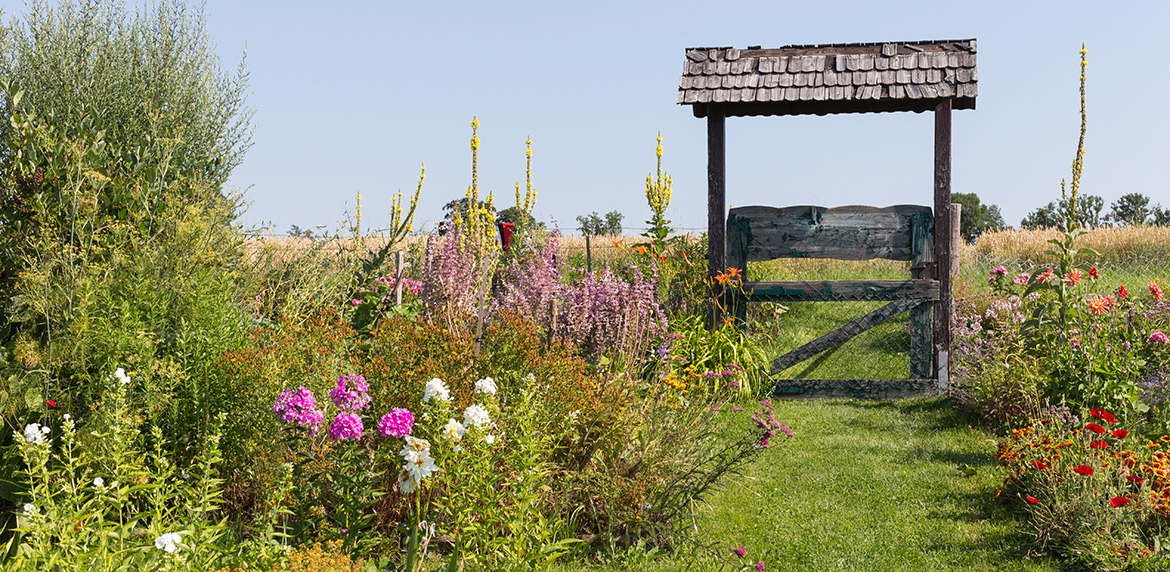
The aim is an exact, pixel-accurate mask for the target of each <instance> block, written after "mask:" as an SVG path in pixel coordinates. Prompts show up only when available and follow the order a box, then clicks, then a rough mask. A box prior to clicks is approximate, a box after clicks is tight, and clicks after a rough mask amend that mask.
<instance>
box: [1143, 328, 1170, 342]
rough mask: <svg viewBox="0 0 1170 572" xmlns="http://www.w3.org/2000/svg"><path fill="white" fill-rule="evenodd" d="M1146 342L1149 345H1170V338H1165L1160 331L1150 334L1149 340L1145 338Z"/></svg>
mask: <svg viewBox="0 0 1170 572" xmlns="http://www.w3.org/2000/svg"><path fill="white" fill-rule="evenodd" d="M1146 342H1148V343H1151V344H1165V343H1170V338H1168V337H1166V334H1163V333H1162V330H1154V333H1152V334H1150V337H1149V338H1146Z"/></svg>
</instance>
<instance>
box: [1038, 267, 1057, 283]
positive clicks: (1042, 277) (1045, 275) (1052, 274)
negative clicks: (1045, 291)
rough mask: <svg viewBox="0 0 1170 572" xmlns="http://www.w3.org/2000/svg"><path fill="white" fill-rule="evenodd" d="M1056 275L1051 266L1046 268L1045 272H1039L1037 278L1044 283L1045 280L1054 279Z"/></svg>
mask: <svg viewBox="0 0 1170 572" xmlns="http://www.w3.org/2000/svg"><path fill="white" fill-rule="evenodd" d="M1055 276H1056V273H1055V272H1053V271H1052V269H1051V268H1049V269H1048V270H1045V271H1044V272H1043V273H1041V274H1037V275H1036V278H1035V280H1036V281H1037V282H1039V283H1041V284H1044V283H1045V282H1048V281H1049V280H1052V278H1053V277H1055Z"/></svg>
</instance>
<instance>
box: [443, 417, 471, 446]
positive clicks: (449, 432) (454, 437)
mask: <svg viewBox="0 0 1170 572" xmlns="http://www.w3.org/2000/svg"><path fill="white" fill-rule="evenodd" d="M465 431H466V429H464V428H463V424H462V423H460V422H458V421H456V420H454V419H450V420H448V421H447V424H446V425H444V426H443V430H442V431H440V432H439V434H440V435H442V436H443V438H444V439H446V440H448V441H451V442H457V441H459V440H460V439H462V438H463V433H464V432H465Z"/></svg>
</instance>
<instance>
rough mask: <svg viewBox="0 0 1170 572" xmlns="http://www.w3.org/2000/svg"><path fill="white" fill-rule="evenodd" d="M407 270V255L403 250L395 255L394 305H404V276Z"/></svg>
mask: <svg viewBox="0 0 1170 572" xmlns="http://www.w3.org/2000/svg"><path fill="white" fill-rule="evenodd" d="M404 270H406V261H405V255H404V254H403V253H402V251H401V250H399V251H398V252H395V253H394V304H395V305H399V306H400V305H402V274H403V271H404Z"/></svg>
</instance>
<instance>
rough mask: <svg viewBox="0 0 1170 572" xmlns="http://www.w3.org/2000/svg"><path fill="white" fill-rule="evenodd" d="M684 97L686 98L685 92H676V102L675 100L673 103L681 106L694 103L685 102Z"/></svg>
mask: <svg viewBox="0 0 1170 572" xmlns="http://www.w3.org/2000/svg"><path fill="white" fill-rule="evenodd" d="M686 96H687V92H685V91H680V92H678V99H677V100H675V103H679V104H682V103H694V101H687V98H686Z"/></svg>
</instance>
